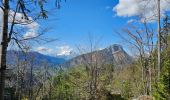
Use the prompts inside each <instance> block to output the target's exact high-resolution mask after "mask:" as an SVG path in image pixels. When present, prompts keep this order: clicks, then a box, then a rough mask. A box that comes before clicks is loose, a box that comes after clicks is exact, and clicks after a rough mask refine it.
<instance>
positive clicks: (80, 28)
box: [0, 0, 170, 56]
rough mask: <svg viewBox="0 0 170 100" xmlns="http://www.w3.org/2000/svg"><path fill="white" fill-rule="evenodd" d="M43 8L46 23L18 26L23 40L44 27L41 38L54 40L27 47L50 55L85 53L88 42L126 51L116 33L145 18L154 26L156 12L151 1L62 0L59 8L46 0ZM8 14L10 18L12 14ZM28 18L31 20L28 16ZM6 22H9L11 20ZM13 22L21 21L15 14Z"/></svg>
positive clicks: (164, 2)
mask: <svg viewBox="0 0 170 100" xmlns="http://www.w3.org/2000/svg"><path fill="white" fill-rule="evenodd" d="M44 7H45V9H46V10H47V11H48V12H47V15H48V18H47V19H46V20H38V21H36V22H34V23H32V24H30V25H26V26H20V27H21V28H23V27H24V28H26V29H27V30H26V31H25V32H24V34H23V38H29V37H34V36H36V35H37V34H38V31H39V30H40V31H42V30H43V29H45V28H48V31H47V32H45V34H44V35H43V37H44V38H50V39H57V40H56V41H53V42H50V43H40V44H36V43H35V44H34V43H33V44H31V45H32V49H33V50H34V51H38V52H40V53H43V54H47V55H52V56H64V55H65V56H70V55H75V54H78V52H79V51H78V49H77V48H78V47H81V48H83V49H86V50H87V52H88V50H89V48H90V39H91V40H93V43H95V42H96V43H97V49H102V48H105V47H108V46H110V45H112V44H120V45H123V46H124V48H125V50H127V52H129V51H128V48H127V47H126V46H125V45H124V43H123V42H122V40H121V38H120V37H119V36H118V35H117V34H116V32H117V31H120V30H121V29H122V28H123V27H124V26H126V25H127V24H128V23H132V22H136V21H138V22H142V21H144V20H146V19H147V21H148V22H149V23H151V24H152V25H153V26H155V25H156V23H155V19H156V17H153V16H154V15H155V14H156V11H157V10H156V3H155V0H66V2H64V0H63V1H62V2H61V8H60V9H57V8H56V6H55V0H49V1H48V2H47V3H46V4H45V6H44ZM169 10H170V0H161V15H162V16H164V15H165V13H167V12H168V11H169ZM0 13H2V11H1V10H0ZM10 14H11V15H13V11H10ZM136 16H141V18H140V19H137V17H136ZM0 18H1V14H0ZM29 18H30V19H32V17H31V16H30V17H29ZM9 19H10V20H9V21H11V19H12V18H9ZM17 20H19V21H23V22H24V21H25V20H24V19H22V14H20V13H17ZM17 20H16V21H17ZM0 22H1V20H0ZM154 28H155V29H156V27H154Z"/></svg>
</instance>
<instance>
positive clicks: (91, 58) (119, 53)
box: [63, 44, 132, 67]
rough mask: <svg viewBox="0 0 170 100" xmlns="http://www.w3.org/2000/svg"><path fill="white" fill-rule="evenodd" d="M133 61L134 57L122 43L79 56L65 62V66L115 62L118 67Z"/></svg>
mask: <svg viewBox="0 0 170 100" xmlns="http://www.w3.org/2000/svg"><path fill="white" fill-rule="evenodd" d="M131 62H132V57H131V56H129V55H128V54H127V53H126V52H125V51H124V49H123V47H122V46H121V45H118V44H114V45H112V46H109V47H107V48H105V49H103V50H98V51H94V52H92V53H87V54H83V55H80V56H77V57H75V58H73V59H71V60H69V61H67V62H66V63H64V64H63V66H64V67H71V66H77V65H83V64H91V63H97V64H113V65H115V66H117V67H122V66H123V65H125V64H129V63H131Z"/></svg>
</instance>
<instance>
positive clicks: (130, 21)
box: [127, 19, 135, 24]
mask: <svg viewBox="0 0 170 100" xmlns="http://www.w3.org/2000/svg"><path fill="white" fill-rule="evenodd" d="M134 21H135V20H134V19H130V20H128V21H127V23H128V24H129V23H132V22H134Z"/></svg>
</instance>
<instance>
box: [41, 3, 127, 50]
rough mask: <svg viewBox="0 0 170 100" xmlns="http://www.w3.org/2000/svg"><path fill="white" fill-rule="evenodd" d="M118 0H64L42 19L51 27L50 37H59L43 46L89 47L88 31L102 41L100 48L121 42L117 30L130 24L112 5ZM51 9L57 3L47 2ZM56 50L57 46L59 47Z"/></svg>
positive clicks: (53, 47) (43, 25)
mask: <svg viewBox="0 0 170 100" xmlns="http://www.w3.org/2000/svg"><path fill="white" fill-rule="evenodd" d="M117 3H118V0H67V2H66V3H65V2H62V4H61V5H62V7H61V9H60V10H52V11H50V12H49V13H50V14H49V18H48V19H47V20H46V21H43V22H40V24H41V26H42V27H50V28H51V30H50V31H49V32H48V33H47V34H46V36H48V37H52V38H54V37H55V38H58V39H59V40H58V41H55V42H52V43H49V44H46V45H41V46H45V47H48V48H52V49H56V47H57V46H59V47H60V46H62V45H67V46H69V47H70V48H73V49H74V50H75V49H76V45H82V46H83V47H84V46H85V47H88V46H89V34H91V35H92V36H93V38H94V40H96V41H97V40H100V42H99V45H98V47H99V48H104V47H107V46H109V45H112V44H115V43H118V44H119V41H120V39H119V37H118V36H117V35H115V31H118V30H119V29H121V27H122V26H124V25H125V24H126V23H127V20H128V18H121V17H118V16H116V14H115V12H113V7H114V6H115V5H116V4H117ZM48 8H49V9H52V8H54V5H53V4H52V3H51V5H48ZM56 50H57V49H56Z"/></svg>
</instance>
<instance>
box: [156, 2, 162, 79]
mask: <svg viewBox="0 0 170 100" xmlns="http://www.w3.org/2000/svg"><path fill="white" fill-rule="evenodd" d="M157 6H158V8H157V11H158V20H157V22H158V32H157V34H158V80H159V78H160V72H161V25H160V0H157Z"/></svg>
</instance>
